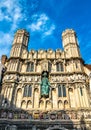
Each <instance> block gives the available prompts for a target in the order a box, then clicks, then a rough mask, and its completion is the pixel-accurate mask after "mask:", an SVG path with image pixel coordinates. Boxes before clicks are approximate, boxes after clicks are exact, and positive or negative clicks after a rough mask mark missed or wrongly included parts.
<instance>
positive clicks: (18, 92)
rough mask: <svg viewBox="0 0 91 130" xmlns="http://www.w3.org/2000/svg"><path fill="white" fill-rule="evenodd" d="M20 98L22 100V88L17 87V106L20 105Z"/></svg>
mask: <svg viewBox="0 0 91 130" xmlns="http://www.w3.org/2000/svg"><path fill="white" fill-rule="evenodd" d="M21 100H22V89H21V88H19V89H18V90H17V94H16V107H18V108H20V107H21Z"/></svg>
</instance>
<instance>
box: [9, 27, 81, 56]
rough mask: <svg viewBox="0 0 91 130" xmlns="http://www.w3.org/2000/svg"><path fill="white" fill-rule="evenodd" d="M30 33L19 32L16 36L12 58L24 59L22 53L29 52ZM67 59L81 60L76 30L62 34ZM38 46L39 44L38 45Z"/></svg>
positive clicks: (68, 30) (69, 30)
mask: <svg viewBox="0 0 91 130" xmlns="http://www.w3.org/2000/svg"><path fill="white" fill-rule="evenodd" d="M28 41H29V33H28V32H26V30H18V31H17V32H16V34H15V37H14V41H13V45H12V49H11V54H10V57H22V53H26V52H27V50H28ZM62 41H63V47H64V55H65V58H72V57H74V58H79V57H80V53H79V45H78V43H77V36H76V33H75V31H74V30H72V29H67V30H65V31H64V32H63V33H62ZM36 45H37V44H36Z"/></svg>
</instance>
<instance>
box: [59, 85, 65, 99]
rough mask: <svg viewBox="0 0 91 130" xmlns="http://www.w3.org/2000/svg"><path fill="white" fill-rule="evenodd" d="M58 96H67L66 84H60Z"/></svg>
mask: <svg viewBox="0 0 91 130" xmlns="http://www.w3.org/2000/svg"><path fill="white" fill-rule="evenodd" d="M58 97H66V88H65V85H59V86H58Z"/></svg>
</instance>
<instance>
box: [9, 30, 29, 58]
mask: <svg viewBox="0 0 91 130" xmlns="http://www.w3.org/2000/svg"><path fill="white" fill-rule="evenodd" d="M28 40H29V34H28V32H26V31H25V30H18V31H17V32H16V34H15V37H14V41H13V45H12V49H11V54H10V57H21V55H22V53H23V51H27V47H28Z"/></svg>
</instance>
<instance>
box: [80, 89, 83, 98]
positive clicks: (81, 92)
mask: <svg viewBox="0 0 91 130" xmlns="http://www.w3.org/2000/svg"><path fill="white" fill-rule="evenodd" d="M80 94H81V96H83V91H82V88H81V87H80Z"/></svg>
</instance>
